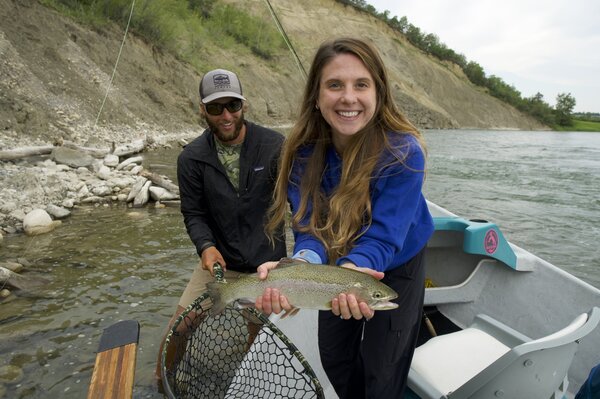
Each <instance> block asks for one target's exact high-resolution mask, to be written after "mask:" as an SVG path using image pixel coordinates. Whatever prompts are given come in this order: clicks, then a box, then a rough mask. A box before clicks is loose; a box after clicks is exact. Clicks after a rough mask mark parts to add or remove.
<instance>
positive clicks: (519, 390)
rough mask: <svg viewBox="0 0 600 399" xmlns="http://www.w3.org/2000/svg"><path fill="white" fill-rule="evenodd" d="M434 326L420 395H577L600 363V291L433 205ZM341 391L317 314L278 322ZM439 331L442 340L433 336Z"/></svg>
mask: <svg viewBox="0 0 600 399" xmlns="http://www.w3.org/2000/svg"><path fill="white" fill-rule="evenodd" d="M428 206H429V209H430V211H431V213H432V215H433V216H434V221H435V225H436V231H435V233H434V235H433V237H432V238H431V239H430V241H429V242H428V245H427V249H426V258H425V259H426V269H427V270H426V276H427V280H428V282H430V284H429V285H430V286H429V287H427V288H426V289H425V311H424V313H425V315H426V316H427V317H426V319H428V320H430V321H431V324H432V325H433V329H434V330H435V332H434V333H431V332H430V331H429V330H428V329H427V328H425V324H424V326H423V328H422V333H421V338H420V340H419V341H420V342H419V346H418V348H417V350H416V352H415V357H414V359H413V363H412V366H411V370H410V373H409V379H408V386H409V388H410V389H411V391H412V392H410V393H409V394H407V397H410V398H499V397H504V398H511V399H517V398H527V399H532V398H544V399H548V398H555V399H559V398H573V397H574V396H575V394H576V393H577V392H578V391H579V389H580V387H581V386H582V384H583V383H584V381H585V380H586V378H587V377H588V375H589V373H590V370H591V369H592V368H593V367H594V366H595V365H597V364H599V363H600V328H596V327H597V325H598V322H599V320H600V309H599V308H597V306H600V290H598V289H597V288H595V287H593V286H591V285H590V284H587V283H585V282H584V281H582V280H580V279H578V278H576V277H574V276H573V275H571V274H569V273H567V272H565V271H563V270H561V269H559V268H557V267H556V266H554V265H552V264H550V263H548V262H546V261H544V260H542V259H540V258H539V257H537V256H535V255H533V254H532V253H530V252H528V251H526V250H524V249H522V248H520V247H518V246H516V245H514V244H512V243H509V242H508V241H507V240H506V239H505V238H504V236H503V234H502V232H501V231H500V229H499V228H498V226H497V225H495V224H493V223H489V222H487V221H483V220H466V219H463V218H461V217H459V216H457V215H455V214H453V213H451V212H449V211H447V210H446V209H444V208H441V207H439V206H437V205H435V204H433V203H428ZM275 324H276V325H277V326H278V327H279V328H280V329H281V330H282V331H283V332H284V333H285V334H286V335H287V336H288V337H289V338H290V339H291V340H292V341H293V342H294V343H295V344H296V346H297V347H298V349H299V350H300V351H301V352H302V353H303V354H304V356H305V358H306V359H307V360H308V362H309V363H310V364H311V366H312V367H313V369H314V371H315V373H316V375H317V377H318V378H319V380H320V382H321V385H322V386H323V389H324V392H325V397H326V398H336V397H337V395H336V394H335V392H334V390H333V388H332V387H331V385H330V384H329V382H328V379H327V376H326V375H325V372H324V371H323V369H322V367H321V365H320V361H319V354H318V349H317V348H318V346H317V340H316V334H315V333H314V332H315V331H316V329H317V313H316V312H311V311H305V310H303V311H301V312H300V313H299V314H298V315H297V316H296V317H291V318H286V319H278V320H275ZM434 334H437V337H435V338H432V335H434Z"/></svg>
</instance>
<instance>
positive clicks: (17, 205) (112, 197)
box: [0, 126, 201, 242]
mask: <svg viewBox="0 0 600 399" xmlns="http://www.w3.org/2000/svg"><path fill="white" fill-rule="evenodd" d="M78 131H79V134H78V135H77V136H76V137H75V140H76V142H71V141H69V142H68V144H69V146H67V145H66V144H67V143H65V142H64V141H61V142H59V143H51V142H48V141H43V140H40V139H38V140H33V141H31V140H26V139H25V138H23V137H22V136H18V135H16V134H12V135H11V134H7V135H4V136H3V137H1V138H0V151H1V152H3V153H5V154H6V153H9V154H10V152H11V150H15V149H19V148H21V149H38V148H39V149H43V150H44V151H42V154H41V155H30V156H19V157H16V158H15V159H6V160H3V161H0V187H1V188H0V242H1V241H2V236H3V235H7V234H19V233H23V232H27V231H26V230H27V229H26V227H27V221H26V216H27V215H28V214H30V213H31V212H32V211H33V210H36V209H41V210H44V211H45V212H46V213H48V215H49V216H50V217H51V218H52V220H59V219H63V218H65V217H68V216H69V214H70V210H71V209H73V208H74V207H77V206H79V205H83V204H94V205H98V206H99V205H101V204H106V203H109V202H115V201H119V202H124V203H128V206H142V205H144V204H145V203H146V202H147V201H148V200H154V201H158V202H160V201H161V199H162V200H172V199H177V194H178V193H177V191H178V189H177V186H176V185H174V184H173V183H171V182H170V181H169V179H167V178H163V177H162V176H160V175H157V174H153V173H152V171H149V170H147V169H144V168H143V166H142V162H143V158H144V156H143V152H144V151H153V150H156V149H160V148H165V147H170V146H172V145H177V144H174V143H184V142H187V141H189V140H191V139H192V138H194V137H195V136H197V135H198V132H199V131H201V129H200V128H199V129H198V130H191V129H190V130H189V131H179V132H166V131H164V130H161V129H158V128H152V127H149V126H139V127H138V128H137V129H134V128H131V127H123V128H122V129H110V130H109V129H102V128H98V129H93V134H91V133H92V128H91V127H88V128H81V129H78ZM86 137H91V138H90V139H85V138H86ZM153 186H154V187H156V189H154V190H153V189H152V187H153ZM164 186H166V187H164ZM161 189H162V191H161ZM138 194H139V196H138ZM136 196H138V199H136V198H135V197H136ZM144 197H145V199H144ZM24 221H25V223H24Z"/></svg>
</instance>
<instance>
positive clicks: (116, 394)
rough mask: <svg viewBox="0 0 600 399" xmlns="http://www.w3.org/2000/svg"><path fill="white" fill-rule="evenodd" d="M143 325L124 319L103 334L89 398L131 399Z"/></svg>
mask: <svg viewBox="0 0 600 399" xmlns="http://www.w3.org/2000/svg"><path fill="white" fill-rule="evenodd" d="M139 337H140V325H139V323H138V322H137V321H135V320H124V321H120V322H118V323H115V324H113V325H112V326H110V327H108V328H106V329H105V330H104V332H103V333H102V337H100V346H99V347H98V354H97V355H96V364H95V365H94V371H93V373H92V382H91V383H90V388H89V390H88V396H87V397H88V399H109V398H110V399H131V397H132V396H133V379H134V375H135V360H136V352H137V344H138V340H139Z"/></svg>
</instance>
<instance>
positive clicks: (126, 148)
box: [0, 138, 166, 188]
mask: <svg viewBox="0 0 600 399" xmlns="http://www.w3.org/2000/svg"><path fill="white" fill-rule="evenodd" d="M147 144H148V142H147V140H146V139H138V140H134V141H132V142H130V143H126V144H123V145H120V146H117V147H115V145H114V143H113V145H112V148H93V147H84V146H80V145H78V144H75V143H74V142H72V141H69V140H64V139H62V138H60V139H58V140H57V141H56V142H55V143H54V145H44V146H36V147H19V148H14V149H12V150H0V161H12V160H14V159H20V158H27V157H31V156H34V155H48V154H50V153H51V152H52V150H53V149H54V147H61V146H62V147H67V148H71V149H74V150H79V151H82V152H84V153H86V154H89V155H91V156H93V157H94V158H103V157H104V156H106V155H107V154H114V155H117V156H119V157H123V156H126V155H131V154H136V153H138V152H142V151H144V149H145V148H146V145H147ZM165 188H166V187H165Z"/></svg>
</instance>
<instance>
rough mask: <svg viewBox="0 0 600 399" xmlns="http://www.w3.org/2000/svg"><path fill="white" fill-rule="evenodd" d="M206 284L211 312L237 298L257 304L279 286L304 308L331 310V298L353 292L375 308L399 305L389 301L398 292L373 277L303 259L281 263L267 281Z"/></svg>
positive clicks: (250, 277)
mask: <svg viewBox="0 0 600 399" xmlns="http://www.w3.org/2000/svg"><path fill="white" fill-rule="evenodd" d="M206 287H207V289H208V294H209V295H210V297H211V299H212V303H213V306H212V309H211V313H212V314H217V313H220V312H221V311H223V309H224V308H225V306H226V305H227V304H230V303H233V302H236V301H237V303H238V305H240V306H248V305H250V304H254V301H255V299H256V298H257V297H258V296H260V295H262V294H263V292H264V290H265V288H277V289H279V291H280V292H281V294H282V295H285V296H286V297H287V299H288V301H289V303H290V305H292V306H295V307H297V308H301V309H319V310H328V309H331V300H332V299H333V298H335V297H336V296H338V295H339V294H341V293H346V294H354V295H355V296H356V298H357V299H358V300H359V301H364V302H366V303H367V304H369V306H370V307H371V308H372V309H374V310H388V309H394V308H397V307H398V305H397V304H395V303H393V302H390V301H391V300H392V299H395V298H397V297H398V294H396V292H395V291H394V290H392V289H391V288H390V287H388V286H387V285H385V284H384V283H382V282H380V281H379V280H377V279H376V278H374V277H373V276H370V275H368V274H366V273H362V272H359V271H357V270H352V269H348V268H345V267H339V266H329V265H315V264H310V263H306V262H301V261H293V262H289V263H283V262H281V263H280V264H279V265H278V266H277V268H275V269H273V270H270V271H269V275H268V277H267V279H265V280H260V279H259V278H258V275H257V274H256V273H253V274H248V275H245V276H242V277H240V278H239V279H234V280H231V281H230V282H218V281H215V282H211V283H208V284H206Z"/></svg>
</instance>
